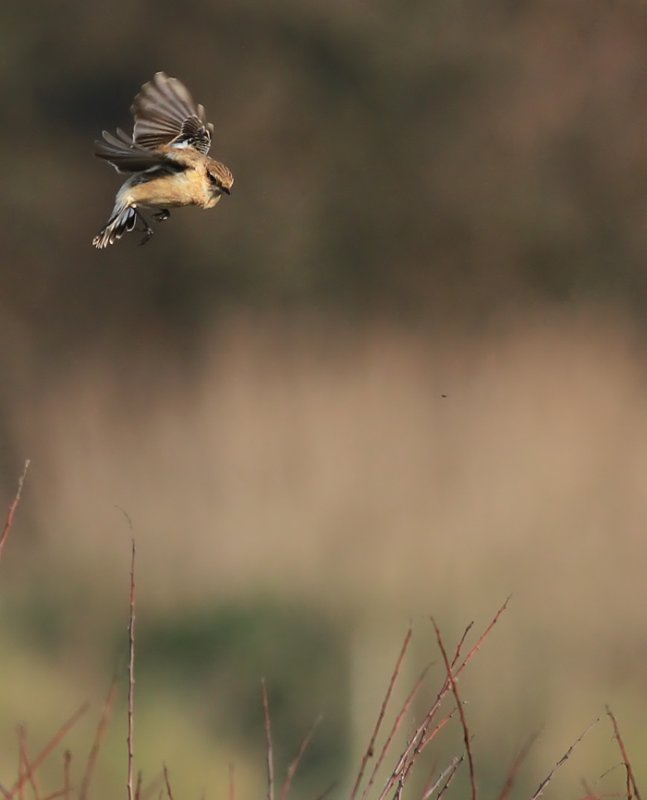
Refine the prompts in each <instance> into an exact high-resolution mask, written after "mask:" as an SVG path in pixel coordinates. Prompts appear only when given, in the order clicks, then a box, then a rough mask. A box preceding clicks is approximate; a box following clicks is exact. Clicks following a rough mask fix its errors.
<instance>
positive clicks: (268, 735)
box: [261, 678, 274, 800]
mask: <svg viewBox="0 0 647 800" xmlns="http://www.w3.org/2000/svg"><path fill="white" fill-rule="evenodd" d="M261 702H262V704H263V719H264V722H265V754H266V757H267V800H274V748H273V746H272V719H271V717H270V705H269V703H268V700H267V686H266V685H265V678H263V679H262V680H261Z"/></svg>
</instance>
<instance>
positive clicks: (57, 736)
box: [7, 703, 89, 799]
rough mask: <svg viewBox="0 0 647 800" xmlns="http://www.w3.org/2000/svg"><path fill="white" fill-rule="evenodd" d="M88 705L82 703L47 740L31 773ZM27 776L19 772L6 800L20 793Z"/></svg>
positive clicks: (58, 742)
mask: <svg viewBox="0 0 647 800" xmlns="http://www.w3.org/2000/svg"><path fill="white" fill-rule="evenodd" d="M88 708H89V705H88V703H84V704H83V705H82V706H81V707H80V708H79V709H77V710H76V711H75V712H74V714H72V716H71V717H70V718H69V719H68V720H66V721H65V722H64V723H63V724H62V725H61V727H60V728H59V729H58V730H57V731H56V733H55V734H54V736H53V737H52V738H51V739H50V740H49V742H48V743H47V744H46V745H45V747H44V748H43V749H42V750H41V751H40V753H39V754H38V755H37V756H36V758H35V759H34V760H33V761H32V762H31V765H30V769H31V771H32V772H35V771H36V770H37V769H38V767H40V765H41V764H42V763H43V761H45V759H46V758H47V756H49V754H50V753H51V752H52V750H54V749H55V748H56V747H57V746H58V745H59V744H60V742H61V740H62V739H63V738H64V737H65V735H66V734H67V733H68V731H69V730H70V729H71V728H72V727H73V726H74V725H75V724H76V723H77V722H78V721H79V719H80V718H81V717H82V716H83V714H85V712H86V711H87V710H88ZM27 778H28V775H27V774H26V773H25V772H21V773H20V775H19V776H18V779H17V780H16V782H15V783H14V785H13V786H12V787H11V790H10V791H9V794H8V796H7V797H8V799H9V798H11V797H13V796H14V795H15V794H16V792H18V791H20V789H21V788H22V786H23V785H24V783H25V781H26V780H27Z"/></svg>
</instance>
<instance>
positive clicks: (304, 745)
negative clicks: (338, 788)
mask: <svg viewBox="0 0 647 800" xmlns="http://www.w3.org/2000/svg"><path fill="white" fill-rule="evenodd" d="M320 722H321V717H317V719H316V720H315V721H314V723H313V725H312V727H311V728H310V730H309V731H308V732H307V733H306V735H305V736H304V737H303V740H302V742H301V744H300V746H299V750H298V751H297V754H296V756H295V757H294V759H293V760H292V763H291V764H290V766H289V767H288V771H287V774H286V776H285V781H284V782H283V786H282V787H281V791H280V792H279V800H287V797H288V794H289V793H290V789H291V787H292V781H293V780H294V776H295V774H296V771H297V769H298V768H299V764H300V763H301V759H302V758H303V754H304V753H305V751H306V750H307V749H308V746H309V744H310V742H311V741H312V737H313V736H314V732H315V730H316V729H317V726H318V725H319V723H320Z"/></svg>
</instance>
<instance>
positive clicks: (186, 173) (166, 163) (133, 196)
mask: <svg viewBox="0 0 647 800" xmlns="http://www.w3.org/2000/svg"><path fill="white" fill-rule="evenodd" d="M130 111H131V113H132V115H133V117H134V119H135V124H134V127H133V135H132V138H131V137H129V136H128V134H126V133H124V132H123V131H122V130H120V129H119V128H117V134H116V136H115V135H113V134H111V133H108V132H107V131H103V134H102V135H103V141H97V142H95V151H94V152H95V155H96V156H98V157H99V158H104V159H105V160H106V161H109V162H110V163H111V164H112V166H113V167H114V168H115V169H116V170H117V172H130V173H132V174H131V176H130V177H129V178H128V180H126V181H125V183H124V184H123V185H122V186H121V188H120V189H119V191H118V192H117V197H116V201H115V207H114V209H113V210H112V214H111V216H110V219H109V220H108V222H107V223H106V224H105V225H104V226H103V228H101V230H100V231H99V233H98V234H97V235H96V236H95V237H94V239H93V240H92V244H93V245H94V246H95V247H97V248H99V249H102V248H104V247H107V246H108V245H109V244H113V243H114V242H116V241H117V239H121V237H122V236H123V234H124V233H126V231H132V230H134V228H135V225H136V224H137V220H138V219H139V220H140V222H141V223H142V225H143V231H144V238H143V239H142V241H141V242H140V244H146V242H147V241H148V240H149V239H150V238H151V236H152V235H153V229H152V228H151V227H150V225H149V224H148V222H147V221H146V218H145V217H144V216H143V214H142V212H141V211H140V208H152V209H156V213H155V214H154V217H155V219H157V220H158V221H160V222H161V221H163V220H165V219H168V218H169V217H170V215H171V212H170V211H169V208H174V207H178V206H191V205H193V206H200V207H201V208H213V207H214V206H215V205H216V203H217V202H218V201H219V200H220V198H221V196H222V194H223V192H224V193H225V194H229V192H230V190H231V187H232V186H233V183H234V179H233V176H232V174H231V172H230V171H229V169H228V168H227V167H226V166H225V165H224V164H221V163H220V162H219V161H215V160H214V159H213V158H209V156H208V155H207V153H208V152H209V148H210V147H211V134H212V132H213V125H212V124H211V123H210V122H207V121H206V119H205V114H204V107H203V106H201V105H196V104H195V103H194V102H193V99H192V97H191V95H190V94H189V92H188V90H187V89H186V87H185V86H184V84H182V83H181V82H180V81H179V80H178V79H177V78H169V77H168V76H167V75H165V74H164V73H163V72H157V73H156V74H155V75H154V77H153V80H152V81H150V82H149V83H145V84H144V85H143V86H142V88H141V91H140V93H139V94H138V95H137V97H135V100H134V101H133V104H132V106H131V107H130Z"/></svg>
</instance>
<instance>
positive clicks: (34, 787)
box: [18, 725, 40, 800]
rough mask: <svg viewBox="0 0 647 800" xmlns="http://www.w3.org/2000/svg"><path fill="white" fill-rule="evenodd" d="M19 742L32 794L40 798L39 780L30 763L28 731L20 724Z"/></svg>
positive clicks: (37, 799) (36, 798)
mask: <svg viewBox="0 0 647 800" xmlns="http://www.w3.org/2000/svg"><path fill="white" fill-rule="evenodd" d="M18 744H19V747H20V761H21V764H22V766H24V768H25V772H26V774H27V780H28V782H29V785H30V786H31V791H32V794H33V795H34V800H40V790H39V788H38V781H37V780H36V776H35V775H34V771H33V770H32V768H31V766H30V763H29V753H28V752H27V731H26V729H25V727H24V726H23V725H19V726H18ZM22 766H21V769H22Z"/></svg>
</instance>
